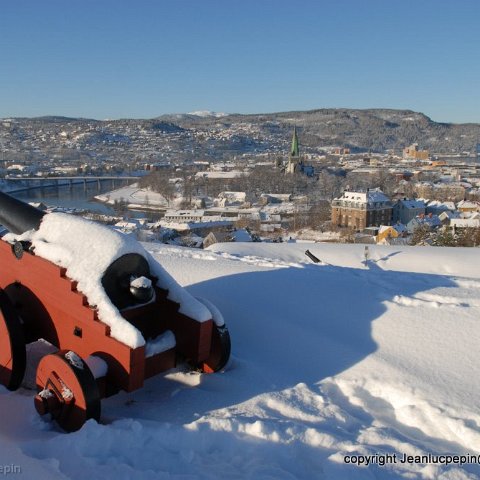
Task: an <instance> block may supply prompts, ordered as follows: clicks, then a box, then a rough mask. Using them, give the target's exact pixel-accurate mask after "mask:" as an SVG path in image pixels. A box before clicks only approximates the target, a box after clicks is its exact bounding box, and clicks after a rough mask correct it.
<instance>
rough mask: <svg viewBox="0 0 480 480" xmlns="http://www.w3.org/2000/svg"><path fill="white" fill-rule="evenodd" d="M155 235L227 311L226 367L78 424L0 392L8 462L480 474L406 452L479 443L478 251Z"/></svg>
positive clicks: (130, 474)
mask: <svg viewBox="0 0 480 480" xmlns="http://www.w3.org/2000/svg"><path fill="white" fill-rule="evenodd" d="M145 246H146V248H147V249H149V250H150V251H151V252H152V253H153V254H154V256H155V257H156V258H157V259H158V261H159V262H160V263H161V264H162V265H163V266H164V267H165V268H166V269H167V270H168V271H169V272H170V273H171V274H172V275H173V276H174V277H175V278H176V279H177V280H178V281H179V282H180V283H181V284H183V285H186V286H188V288H189V290H190V291H191V292H192V293H194V294H195V295H197V296H201V297H205V298H208V299H209V300H211V301H212V302H213V303H215V304H216V305H217V306H218V307H219V308H220V309H221V310H222V311H223V314H224V317H225V319H226V321H227V324H228V326H229V329H230V332H231V337H232V342H233V358H232V360H231V362H230V364H229V365H228V367H227V369H226V370H225V372H223V373H220V374H215V375H211V376H206V375H199V374H196V373H189V372H187V371H185V370H182V368H181V367H179V368H178V369H177V370H175V371H171V372H169V373H168V374H166V375H165V376H159V377H157V378H153V379H150V380H149V381H147V383H146V386H145V388H144V389H143V390H141V391H138V392H134V393H132V394H120V395H117V396H114V397H111V398H110V399H107V400H104V401H103V417H102V424H100V425H99V424H96V423H94V422H89V423H87V424H86V425H85V426H84V427H83V428H82V430H80V431H79V432H76V433H73V434H69V435H65V434H62V433H60V432H59V431H58V430H57V429H56V428H55V427H54V426H52V425H51V424H48V423H45V422H44V421H43V420H42V419H40V418H39V417H37V415H36V413H35V411H34V408H33V401H32V396H33V395H32V392H31V391H29V390H27V389H22V390H21V391H19V392H16V393H9V392H7V391H6V390H5V389H3V388H0V409H1V412H2V413H1V421H0V466H1V465H2V464H3V465H11V464H14V465H19V466H20V467H21V468H22V473H24V474H25V475H26V476H25V478H34V477H33V474H34V472H35V474H36V476H35V478H40V479H43V478H45V479H47V478H48V479H55V478H75V479H77V478H78V479H80V478H81V479H83V478H90V479H96V478H106V479H116V480H117V479H130V478H135V479H152V478H153V479H154V478H161V479H163V478H173V479H186V478H188V479H196V478H201V479H210V478H212V479H213V478H222V479H223V478H238V479H243V478H251V479H267V478H268V479H294V478H301V479H309V480H310V479H313V478H315V479H316V478H319V479H322V478H326V479H349V478H351V479H364V478H365V479H367V478H380V479H390V478H392V479H396V478H426V479H427V478H428V479H438V478H441V479H465V478H472V479H474V478H478V477H479V476H480V467H479V466H478V465H474V464H465V465H458V464H450V465H443V464H435V463H423V462H420V463H410V462H406V463H401V461H402V460H403V457H404V455H410V456H416V455H419V456H422V455H428V454H431V455H433V457H431V461H432V462H433V461H435V460H448V459H449V458H448V457H447V458H446V459H445V458H437V456H438V455H440V454H449V455H464V456H470V457H469V458H466V459H468V460H470V461H472V460H476V459H478V455H480V408H479V407H478V398H479V397H480V381H479V380H478V375H479V372H480V357H479V355H478V345H479V344H480V332H479V317H480V272H479V270H478V265H479V262H478V255H479V253H478V249H460V248H457V249H447V248H420V247H417V248H415V247H376V246H371V247H370V260H369V262H368V265H365V264H364V263H363V261H364V247H363V246H360V245H331V244H252V243H251V244H217V245H214V246H212V247H211V249H210V250H206V251H198V250H189V249H185V248H177V247H171V246H166V245H155V244H145ZM306 248H308V249H309V250H310V251H311V252H312V253H314V254H315V255H316V256H317V257H318V258H320V260H321V261H322V263H319V264H313V263H311V262H310V261H309V259H308V258H307V257H306V256H305V255H304V252H305V250H306ZM376 455H377V456H376ZM383 455H390V457H388V458H386V457H384V456H383ZM394 455H396V460H397V463H393V462H394V460H395V457H394ZM352 456H357V460H359V459H360V458H361V459H363V460H364V461H366V460H367V458H368V459H369V461H370V462H376V463H373V464H371V465H369V466H368V467H366V466H364V467H358V466H353V465H350V464H347V463H346V460H347V461H355V457H352ZM358 456H362V457H358ZM382 459H383V460H387V461H388V460H390V461H389V462H388V463H387V464H386V465H384V466H381V465H379V464H378V462H381V461H382ZM452 459H453V460H456V459H455V458H454V457H452ZM412 460H415V459H414V458H412ZM419 460H423V459H422V458H420V459H419ZM458 460H460V458H459V459H458ZM464 460H465V459H464ZM443 463H444V462H443Z"/></svg>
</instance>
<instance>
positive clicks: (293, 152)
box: [290, 127, 299, 157]
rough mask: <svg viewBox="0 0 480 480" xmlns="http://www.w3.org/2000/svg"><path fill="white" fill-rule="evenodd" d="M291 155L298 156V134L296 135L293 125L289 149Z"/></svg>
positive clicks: (295, 128)
mask: <svg viewBox="0 0 480 480" xmlns="http://www.w3.org/2000/svg"><path fill="white" fill-rule="evenodd" d="M290 156H291V157H298V156H299V154H298V136H297V127H293V138H292V148H291V149H290Z"/></svg>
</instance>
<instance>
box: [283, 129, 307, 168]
mask: <svg viewBox="0 0 480 480" xmlns="http://www.w3.org/2000/svg"><path fill="white" fill-rule="evenodd" d="M302 167H303V159H302V157H301V156H300V152H299V149H298V135H297V127H293V138H292V147H291V148H290V155H289V157H288V162H287V167H286V169H285V172H286V173H298V172H300V171H301V170H302Z"/></svg>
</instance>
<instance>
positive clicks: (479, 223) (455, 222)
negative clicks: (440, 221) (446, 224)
mask: <svg viewBox="0 0 480 480" xmlns="http://www.w3.org/2000/svg"><path fill="white" fill-rule="evenodd" d="M450 226H451V227H458V228H466V227H470V228H478V227H480V219H478V218H452V219H451V220H450Z"/></svg>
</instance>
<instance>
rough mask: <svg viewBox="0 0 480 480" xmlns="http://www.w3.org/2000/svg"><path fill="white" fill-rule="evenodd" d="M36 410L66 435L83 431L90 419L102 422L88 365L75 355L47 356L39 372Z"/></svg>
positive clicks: (99, 405)
mask: <svg viewBox="0 0 480 480" xmlns="http://www.w3.org/2000/svg"><path fill="white" fill-rule="evenodd" d="M37 388H38V391H39V393H38V395H37V396H36V397H35V408H36V409H37V412H38V413H39V414H40V415H45V414H47V413H50V414H51V416H52V418H53V420H55V421H56V422H57V423H58V425H60V427H61V428H62V429H63V430H65V431H66V432H74V431H76V430H79V429H80V428H82V426H83V424H84V423H85V422H86V421H87V420H89V419H90V418H93V419H95V420H96V421H97V422H98V421H99V420H100V412H101V402H100V393H99V390H98V386H97V383H96V381H95V378H94V376H93V374H92V372H91V370H90V369H89V368H88V365H87V364H86V363H85V362H84V361H83V360H82V359H81V358H80V357H79V356H78V355H77V354H75V353H74V352H71V351H68V350H60V351H59V352H57V353H54V354H51V355H46V356H45V357H43V358H42V360H40V363H39V365H38V368H37Z"/></svg>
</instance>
